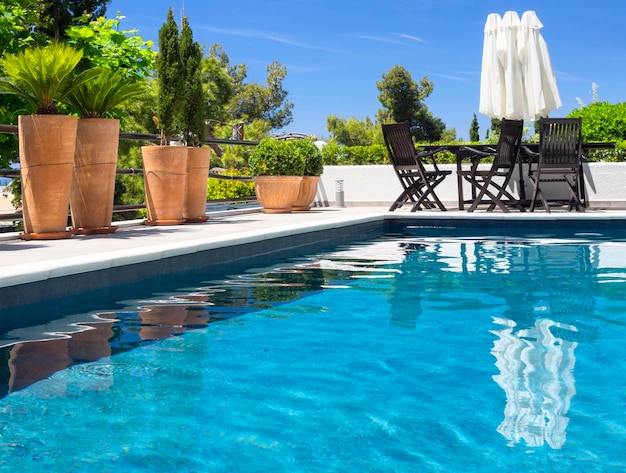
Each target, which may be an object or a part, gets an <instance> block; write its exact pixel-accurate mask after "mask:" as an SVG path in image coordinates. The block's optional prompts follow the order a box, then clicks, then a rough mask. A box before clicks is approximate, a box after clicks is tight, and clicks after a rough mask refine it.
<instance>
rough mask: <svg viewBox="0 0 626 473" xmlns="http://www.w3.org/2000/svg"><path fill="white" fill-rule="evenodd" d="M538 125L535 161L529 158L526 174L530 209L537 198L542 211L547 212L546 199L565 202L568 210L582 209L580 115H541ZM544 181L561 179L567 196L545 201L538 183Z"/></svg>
mask: <svg viewBox="0 0 626 473" xmlns="http://www.w3.org/2000/svg"><path fill="white" fill-rule="evenodd" d="M539 125H540V129H539V153H537V154H536V157H538V161H537V163H533V162H531V163H530V165H529V171H528V176H529V178H530V180H531V182H532V184H533V196H532V200H531V202H530V211H531V212H532V211H534V210H535V206H536V205H537V201H538V200H540V201H541V204H542V205H543V207H544V209H545V210H546V212H550V205H549V202H552V203H557V204H565V205H568V210H570V211H571V210H572V209H574V208H575V209H576V210H577V211H578V210H580V211H584V210H585V205H584V203H583V202H582V200H581V195H582V193H581V186H580V185H581V166H582V119H581V118H542V119H541V122H540V124H539ZM547 182H563V183H565V184H566V188H567V190H568V192H569V199H551V200H550V201H548V200H547V199H546V196H545V190H544V189H542V185H543V184H545V183H547Z"/></svg>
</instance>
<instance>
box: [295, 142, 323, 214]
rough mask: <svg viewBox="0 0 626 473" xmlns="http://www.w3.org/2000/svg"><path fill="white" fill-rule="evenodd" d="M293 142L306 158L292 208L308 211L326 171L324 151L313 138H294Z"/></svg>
mask: <svg viewBox="0 0 626 473" xmlns="http://www.w3.org/2000/svg"><path fill="white" fill-rule="evenodd" d="M291 143H293V145H292V146H293V147H294V148H295V149H296V151H297V152H298V153H300V154H301V155H302V157H303V158H304V176H303V178H302V183H301V184H300V192H299V193H298V198H297V199H296V202H295V203H294V204H293V207H292V210H295V211H308V210H311V204H312V203H313V200H314V199H315V195H316V194H317V185H318V183H319V181H320V176H321V174H322V172H323V171H324V164H323V160H322V153H321V152H320V150H319V149H318V148H317V146H315V143H313V140H310V139H304V140H292V141H291Z"/></svg>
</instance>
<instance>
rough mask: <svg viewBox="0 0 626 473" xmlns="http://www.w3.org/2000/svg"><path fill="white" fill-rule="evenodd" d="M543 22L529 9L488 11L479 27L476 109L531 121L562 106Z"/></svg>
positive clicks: (483, 112)
mask: <svg viewBox="0 0 626 473" xmlns="http://www.w3.org/2000/svg"><path fill="white" fill-rule="evenodd" d="M542 26H543V25H542V24H541V22H540V21H539V18H537V15H536V14H535V12H533V11H527V12H525V13H524V14H523V15H522V19H521V20H520V18H519V16H518V14H517V13H516V12H514V11H507V12H506V13H505V14H504V16H503V17H500V16H499V15H498V14H497V13H491V14H490V15H489V16H488V17H487V21H486V23H485V29H484V34H485V38H484V44H483V61H482V68H481V81H480V104H479V112H480V113H482V114H484V115H487V116H489V117H492V118H507V119H511V120H526V121H533V120H537V119H538V118H540V117H545V116H547V115H548V114H549V113H550V112H551V111H553V110H555V109H556V108H558V107H560V106H561V99H560V97H559V92H558V89H557V85H556V79H555V78H554V72H553V70H552V64H551V62H550V56H549V54H548V47H547V45H546V42H545V40H544V39H543V37H542V36H541V33H540V31H539V30H540V29H541V28H542Z"/></svg>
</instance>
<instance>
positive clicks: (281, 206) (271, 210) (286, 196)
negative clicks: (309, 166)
mask: <svg viewBox="0 0 626 473" xmlns="http://www.w3.org/2000/svg"><path fill="white" fill-rule="evenodd" d="M301 182H302V176H257V177H255V178H254V190H255V193H256V198H257V200H258V201H259V204H261V207H263V213H268V214H278V213H290V212H291V207H292V206H293V204H294V202H295V201H296V199H297V198H298V194H299V193H300V183H301Z"/></svg>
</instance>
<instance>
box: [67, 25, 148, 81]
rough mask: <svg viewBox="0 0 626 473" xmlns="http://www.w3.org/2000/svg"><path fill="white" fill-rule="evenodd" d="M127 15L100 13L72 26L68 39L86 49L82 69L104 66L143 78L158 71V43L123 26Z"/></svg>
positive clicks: (126, 74)
mask: <svg viewBox="0 0 626 473" xmlns="http://www.w3.org/2000/svg"><path fill="white" fill-rule="evenodd" d="M124 18H125V17H124V16H121V15H117V16H116V18H115V19H107V18H104V17H98V18H97V19H95V20H93V21H88V22H86V23H84V24H81V25H74V26H71V27H70V28H69V29H68V30H67V31H66V34H67V38H68V39H67V42H68V43H70V44H72V45H73V46H74V47H76V48H78V49H82V50H83V60H82V62H81V64H80V66H81V68H82V69H87V68H91V67H104V68H105V69H111V70H114V71H120V72H121V73H123V74H124V75H125V76H127V77H131V78H133V79H135V80H143V79H147V78H148V77H150V76H151V75H152V73H153V71H154V60H155V57H156V53H155V52H154V51H153V50H152V47H153V46H154V43H153V42H152V41H145V40H144V39H143V38H142V37H141V36H138V35H137V34H136V33H137V30H135V29H132V30H120V23H121V20H123V19H124Z"/></svg>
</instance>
